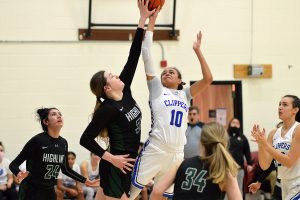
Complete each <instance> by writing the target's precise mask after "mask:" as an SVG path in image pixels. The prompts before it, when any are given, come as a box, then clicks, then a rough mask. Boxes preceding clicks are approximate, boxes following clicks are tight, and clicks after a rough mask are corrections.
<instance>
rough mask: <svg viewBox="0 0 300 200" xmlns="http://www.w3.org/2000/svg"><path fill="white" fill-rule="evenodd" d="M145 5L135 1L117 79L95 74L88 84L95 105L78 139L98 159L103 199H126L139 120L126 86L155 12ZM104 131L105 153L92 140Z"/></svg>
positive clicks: (136, 151) (138, 140) (138, 111)
mask: <svg viewBox="0 0 300 200" xmlns="http://www.w3.org/2000/svg"><path fill="white" fill-rule="evenodd" d="M148 3H149V1H147V2H146V4H145V3H144V0H139V1H138V7H139V10H140V20H139V24H138V28H137V30H136V34H135V36H134V39H133V42H132V45H131V49H130V53H129V57H128V60H127V63H126V64H125V66H124V68H123V70H122V72H121V74H120V76H116V75H112V74H111V73H109V72H107V71H99V72H97V73H96V74H94V76H93V77H92V79H91V81H90V87H91V90H92V92H93V93H94V95H95V96H96V98H97V104H96V107H95V112H94V114H93V119H92V121H91V122H90V124H89V125H88V126H87V128H86V129H85V131H84V133H83V134H82V136H81V139H80V144H81V145H82V146H84V147H85V148H87V149H88V150H89V151H91V152H93V153H95V154H96V155H98V156H99V157H101V162H100V177H101V181H100V186H101V188H102V189H103V192H104V195H105V198H106V199H107V198H117V199H127V198H128V196H129V190H130V184H131V171H132V167H133V163H134V161H135V158H136V157H137V154H138V149H139V144H140V137H141V118H142V114H141V110H140V108H139V107H138V105H137V103H136V102H135V100H134V99H133V97H132V94H131V89H130V86H131V83H132V80H133V77H134V73H135V70H136V67H137V64H138V60H139V57H140V53H141V45H142V40H143V35H144V25H145V21H146V19H147V18H148V17H149V16H150V15H152V14H153V13H154V12H155V10H153V11H149V10H148ZM102 100H103V101H102ZM104 129H106V130H107V131H108V136H109V146H110V149H109V151H105V150H104V149H103V148H101V147H100V146H99V145H98V143H97V142H96V141H95V138H96V137H98V135H99V133H100V132H102V131H103V130H104ZM112 177H113V179H112Z"/></svg>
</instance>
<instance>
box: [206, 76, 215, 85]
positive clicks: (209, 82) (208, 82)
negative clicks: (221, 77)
mask: <svg viewBox="0 0 300 200" xmlns="http://www.w3.org/2000/svg"><path fill="white" fill-rule="evenodd" d="M204 80H205V82H206V83H207V84H211V83H212V82H213V80H214V79H213V76H212V75H209V76H207V77H205V78H204Z"/></svg>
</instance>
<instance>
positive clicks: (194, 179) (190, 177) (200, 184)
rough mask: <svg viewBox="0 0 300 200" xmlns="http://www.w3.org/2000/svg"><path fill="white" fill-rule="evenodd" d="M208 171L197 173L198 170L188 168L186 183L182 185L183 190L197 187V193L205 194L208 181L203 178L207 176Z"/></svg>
mask: <svg viewBox="0 0 300 200" xmlns="http://www.w3.org/2000/svg"><path fill="white" fill-rule="evenodd" d="M206 173H207V171H206V170H201V171H200V172H199V173H197V169H196V168H191V167H189V168H187V169H186V171H185V174H186V176H185V181H183V182H182V184H181V189H182V190H191V188H192V186H193V185H194V186H196V187H197V192H203V189H204V188H205V186H206V179H205V178H203V177H204V176H205V175H206Z"/></svg>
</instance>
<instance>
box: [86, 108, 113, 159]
mask: <svg viewBox="0 0 300 200" xmlns="http://www.w3.org/2000/svg"><path fill="white" fill-rule="evenodd" d="M117 116H118V112H117V110H116V108H114V107H112V106H110V105H108V104H104V105H102V106H101V107H100V108H99V109H98V110H97V111H96V112H95V115H94V117H93V119H92V121H91V122H90V123H89V125H88V126H87V128H86V129H85V131H84V132H83V134H82V136H81V138H80V145H82V146H83V147H85V148H86V149H88V150H89V151H91V152H93V153H94V154H96V155H98V156H100V157H102V156H103V154H104V153H105V150H104V149H103V148H102V147H101V146H100V145H99V144H98V143H97V142H96V141H95V138H96V137H98V135H99V133H100V131H102V130H103V129H104V128H106V127H107V126H108V124H109V123H110V122H111V121H113V120H114V119H115V118H116V117H117Z"/></svg>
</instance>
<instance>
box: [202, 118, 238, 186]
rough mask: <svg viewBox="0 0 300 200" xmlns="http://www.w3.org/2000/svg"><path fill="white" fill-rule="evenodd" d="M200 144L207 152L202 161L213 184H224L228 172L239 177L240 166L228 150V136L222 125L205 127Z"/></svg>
mask: <svg viewBox="0 0 300 200" xmlns="http://www.w3.org/2000/svg"><path fill="white" fill-rule="evenodd" d="M200 142H201V145H202V146H203V147H204V151H205V153H204V155H203V156H201V157H200V159H201V160H203V161H204V163H205V164H206V165H207V166H208V168H209V177H208V178H209V179H212V182H213V183H215V184H220V183H222V182H223V181H224V180H225V179H226V176H227V173H228V172H230V173H231V174H232V175H233V176H234V177H235V176H236V175H237V169H238V164H237V163H236V162H235V161H234V159H233V158H232V156H231V155H230V153H229V152H228V150H227V146H228V134H227V132H226V130H225V128H224V127H223V126H222V125H220V124H218V123H216V122H211V123H208V124H206V125H204V126H203V128H202V133H201V138H200Z"/></svg>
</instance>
